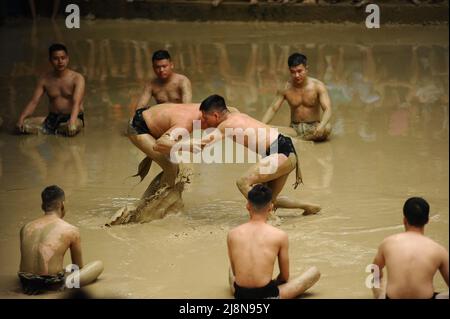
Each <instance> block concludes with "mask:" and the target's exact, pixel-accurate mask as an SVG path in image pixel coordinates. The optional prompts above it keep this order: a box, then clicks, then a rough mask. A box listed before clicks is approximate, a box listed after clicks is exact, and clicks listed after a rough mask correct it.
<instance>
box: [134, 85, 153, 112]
mask: <svg viewBox="0 0 450 319" xmlns="http://www.w3.org/2000/svg"><path fill="white" fill-rule="evenodd" d="M151 98H152V84H151V83H148V84H146V85H145V87H144V91H143V92H142V94H141V97H140V98H139V101H138V104H137V107H136V109H140V108H143V107H145V106H147V105H148V102H150V99H151Z"/></svg>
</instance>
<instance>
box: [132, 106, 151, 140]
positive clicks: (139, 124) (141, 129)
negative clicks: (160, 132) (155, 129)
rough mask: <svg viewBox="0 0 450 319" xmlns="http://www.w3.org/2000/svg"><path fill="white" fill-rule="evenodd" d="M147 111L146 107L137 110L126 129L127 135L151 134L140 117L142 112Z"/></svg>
mask: <svg viewBox="0 0 450 319" xmlns="http://www.w3.org/2000/svg"><path fill="white" fill-rule="evenodd" d="M146 110H148V107H144V108H140V109H137V110H136V112H135V113H134V116H133V118H132V119H131V121H130V124H129V127H128V133H129V134H132V135H139V134H151V133H150V130H149V128H148V126H147V123H145V120H144V117H143V116H142V112H144V111H146Z"/></svg>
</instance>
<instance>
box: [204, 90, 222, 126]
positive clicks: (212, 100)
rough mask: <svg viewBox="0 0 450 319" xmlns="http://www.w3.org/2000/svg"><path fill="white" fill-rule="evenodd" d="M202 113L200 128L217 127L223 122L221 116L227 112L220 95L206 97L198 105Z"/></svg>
mask: <svg viewBox="0 0 450 319" xmlns="http://www.w3.org/2000/svg"><path fill="white" fill-rule="evenodd" d="M200 111H201V112H202V127H203V126H206V127H217V126H218V125H219V124H220V122H222V120H223V115H224V114H226V113H227V112H228V108H227V106H226V104H225V99H224V98H223V97H221V96H220V95H217V94H213V95H210V96H208V97H207V98H206V99H204V100H203V101H202V103H201V104H200Z"/></svg>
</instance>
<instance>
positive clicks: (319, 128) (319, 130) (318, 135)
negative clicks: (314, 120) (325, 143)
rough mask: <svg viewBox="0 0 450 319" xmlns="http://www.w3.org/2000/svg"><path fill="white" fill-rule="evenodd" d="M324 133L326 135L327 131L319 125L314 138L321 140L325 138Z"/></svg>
mask: <svg viewBox="0 0 450 319" xmlns="http://www.w3.org/2000/svg"><path fill="white" fill-rule="evenodd" d="M324 133H325V129H324V128H323V127H322V126H320V125H319V126H317V127H316V130H315V131H314V137H316V138H321V137H323V135H324Z"/></svg>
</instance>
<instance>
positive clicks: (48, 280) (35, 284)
mask: <svg viewBox="0 0 450 319" xmlns="http://www.w3.org/2000/svg"><path fill="white" fill-rule="evenodd" d="M17 275H18V276H19V279H20V283H21V285H22V290H23V292H24V293H26V294H28V295H37V294H40V293H43V292H45V291H48V290H60V289H63V288H64V286H65V272H63V271H62V272H59V273H57V274H56V275H36V274H31V273H25V272H19V273H18V274H17Z"/></svg>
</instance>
